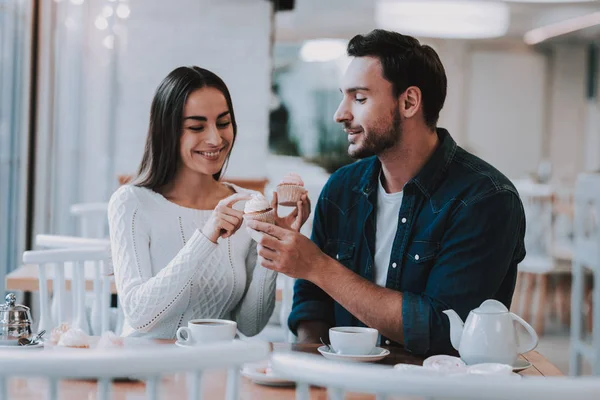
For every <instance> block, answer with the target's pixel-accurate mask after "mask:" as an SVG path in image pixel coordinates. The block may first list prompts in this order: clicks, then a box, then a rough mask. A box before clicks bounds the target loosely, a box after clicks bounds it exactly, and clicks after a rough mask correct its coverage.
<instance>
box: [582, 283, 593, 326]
mask: <svg viewBox="0 0 600 400" xmlns="http://www.w3.org/2000/svg"><path fill="white" fill-rule="evenodd" d="M592 293H593V291H592V287H591V286H590V285H589V283H586V285H585V305H586V307H585V312H586V314H585V334H586V335H587V334H591V333H592V325H593V323H594V320H593V316H594V313H593V310H592V307H593V304H594V302H593V301H592ZM584 336H585V335H584Z"/></svg>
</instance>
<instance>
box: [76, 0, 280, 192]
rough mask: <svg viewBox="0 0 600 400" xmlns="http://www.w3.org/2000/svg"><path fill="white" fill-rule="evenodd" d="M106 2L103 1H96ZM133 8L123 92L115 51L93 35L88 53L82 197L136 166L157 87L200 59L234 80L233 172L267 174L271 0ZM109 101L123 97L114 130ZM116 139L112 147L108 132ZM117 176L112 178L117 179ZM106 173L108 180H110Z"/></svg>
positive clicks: (107, 188) (155, 3) (124, 48)
mask: <svg viewBox="0 0 600 400" xmlns="http://www.w3.org/2000/svg"><path fill="white" fill-rule="evenodd" d="M98 3H102V2H98ZM130 8H131V16H130V19H129V20H128V21H127V24H126V28H127V31H126V35H125V37H124V38H125V40H124V41H123V42H122V43H121V48H120V51H119V52H118V60H117V71H116V72H117V79H118V93H117V95H116V97H113V98H108V97H107V96H106V94H107V93H108V92H107V90H108V86H107V85H109V84H110V82H109V80H110V79H109V78H110V65H106V63H105V62H104V61H105V60H107V58H108V57H109V56H108V55H107V52H108V51H107V50H106V49H104V48H102V47H101V46H100V45H99V43H100V42H101V38H99V32H98V31H97V30H94V29H92V34H93V35H95V38H94V37H92V36H91V37H90V40H92V39H94V43H93V45H92V47H93V48H92V49H91V51H90V58H91V59H93V60H94V63H92V65H90V70H89V75H90V76H91V78H92V79H91V80H90V82H89V86H90V88H93V90H90V107H89V112H88V124H87V129H86V132H85V136H86V139H85V140H86V143H87V144H86V146H84V149H85V152H86V158H87V161H86V163H85V166H84V169H85V173H84V182H83V187H82V191H81V194H82V197H83V198H84V199H85V200H87V201H94V200H95V201H98V200H106V199H107V196H108V195H109V193H110V192H111V191H112V190H114V188H115V186H116V184H117V178H116V175H118V174H131V173H134V172H135V171H136V170H137V167H138V165H139V162H140V160H141V156H142V152H143V148H144V142H145V139H146V134H147V129H148V120H149V112H150V104H151V101H152V97H153V94H154V91H155V89H156V87H157V86H158V85H159V83H160V81H161V80H162V79H163V78H164V77H165V76H166V75H167V74H168V73H169V72H170V71H171V70H173V69H175V68H176V67H178V66H182V65H198V66H202V67H205V68H208V69H210V70H212V71H213V72H215V73H217V74H218V75H219V76H221V77H222V78H223V80H224V81H225V83H226V84H227V85H228V87H229V89H230V91H231V95H232V99H233V105H234V109H235V112H236V119H237V123H238V138H237V141H236V144H235V148H234V150H233V154H232V157H231V161H230V165H229V168H228V171H227V176H230V177H243V178H263V177H264V176H265V175H266V171H265V166H264V164H263V163H262V162H260V160H264V158H265V156H266V154H267V151H268V150H267V149H268V147H267V140H268V126H269V125H268V104H269V99H270V97H269V96H270V82H271V56H270V51H271V50H270V49H271V30H272V5H271V3H270V2H268V1H265V0H235V1H227V2H221V1H216V0H204V1H200V0H178V1H176V2H165V1H159V0H131V1H130ZM108 104H111V105H114V104H117V105H118V113H117V123H116V130H115V131H114V132H109V130H110V128H109V126H108V125H107V112H108V109H107V106H108ZM111 133H112V134H114V141H115V143H116V146H115V151H114V153H111V152H110V151H107V149H109V148H110V136H109V135H110V134H111ZM111 179H112V181H111ZM107 181H108V182H107Z"/></svg>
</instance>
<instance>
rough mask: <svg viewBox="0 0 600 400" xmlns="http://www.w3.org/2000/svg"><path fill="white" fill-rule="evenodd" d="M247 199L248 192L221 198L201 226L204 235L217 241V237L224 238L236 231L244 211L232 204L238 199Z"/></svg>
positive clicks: (240, 224) (248, 197)
mask: <svg viewBox="0 0 600 400" xmlns="http://www.w3.org/2000/svg"><path fill="white" fill-rule="evenodd" d="M249 199H250V195H249V194H244V193H236V194H234V195H231V196H229V197H227V198H224V199H223V200H221V201H220V202H219V204H217V207H215V209H214V211H213V212H212V214H211V216H210V218H209V219H208V221H207V222H206V224H205V225H204V228H202V233H203V234H204V236H206V237H207V238H208V239H209V240H210V241H211V242H213V243H217V239H219V237H222V238H223V239H225V238H228V237H230V236H231V235H233V234H234V233H235V232H237V230H238V229H240V226H242V222H243V221H244V212H243V211H239V210H234V209H233V208H232V206H233V205H234V204H235V203H237V202H238V201H242V200H249Z"/></svg>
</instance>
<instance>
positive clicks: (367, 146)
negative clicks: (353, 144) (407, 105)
mask: <svg viewBox="0 0 600 400" xmlns="http://www.w3.org/2000/svg"><path fill="white" fill-rule="evenodd" d="M361 135H365V137H364V141H363V143H362V145H361V146H360V147H359V148H357V149H355V150H350V148H348V155H349V156H350V157H352V158H355V159H362V158H367V157H371V156H377V155H380V154H381V153H383V152H384V151H386V150H388V149H390V148H392V147H394V146H395V145H396V144H397V143H398V142H399V141H400V138H401V136H402V122H401V120H400V112H399V111H398V110H397V109H395V110H394V116H393V118H392V124H391V125H390V126H389V127H388V129H387V130H382V129H371V130H370V133H369V134H368V135H367V134H366V133H365V132H364V131H363V133H361Z"/></svg>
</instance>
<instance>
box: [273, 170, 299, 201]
mask: <svg viewBox="0 0 600 400" xmlns="http://www.w3.org/2000/svg"><path fill="white" fill-rule="evenodd" d="M304 193H306V189H304V182H303V181H302V178H301V177H300V175H298V174H294V173H289V174H287V175H286V176H284V177H283V179H282V180H281V182H279V185H277V202H278V203H279V204H280V205H282V206H292V207H293V206H295V205H296V204H297V203H298V202H299V201H300V198H301V197H302V195H303V194H304Z"/></svg>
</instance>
